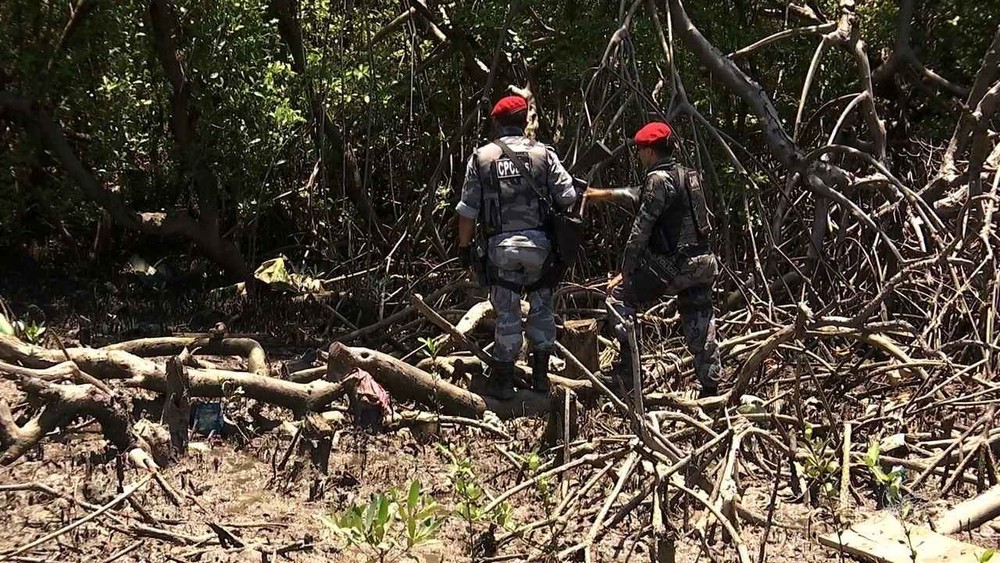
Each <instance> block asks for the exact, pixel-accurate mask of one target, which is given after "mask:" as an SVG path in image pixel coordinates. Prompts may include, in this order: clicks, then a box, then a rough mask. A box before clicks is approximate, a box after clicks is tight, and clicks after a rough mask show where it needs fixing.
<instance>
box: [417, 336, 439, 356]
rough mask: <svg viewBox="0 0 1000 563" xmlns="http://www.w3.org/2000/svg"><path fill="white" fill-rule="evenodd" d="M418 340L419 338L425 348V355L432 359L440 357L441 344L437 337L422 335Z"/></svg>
mask: <svg viewBox="0 0 1000 563" xmlns="http://www.w3.org/2000/svg"><path fill="white" fill-rule="evenodd" d="M417 340H419V341H420V344H421V345H423V347H424V348H425V349H424V355H425V356H427V357H428V358H431V359H432V360H433V359H435V358H437V357H438V353H439V352H440V351H441V345H440V344H438V340H437V339H436V338H429V337H421V338H418V339H417Z"/></svg>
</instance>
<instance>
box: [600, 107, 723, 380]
mask: <svg viewBox="0 0 1000 563" xmlns="http://www.w3.org/2000/svg"><path fill="white" fill-rule="evenodd" d="M635 143H636V146H637V147H638V150H639V160H640V161H641V163H642V165H643V166H644V167H645V168H646V181H645V184H644V185H643V187H642V191H641V193H640V194H639V212H638V214H637V216H636V218H635V221H634V223H633V224H632V232H631V234H630V236H629V239H628V243H627V244H626V247H625V258H624V261H623V263H622V271H621V275H620V276H619V277H618V278H616V279H615V280H613V281H612V282H611V284H609V290H610V293H611V300H610V303H611V306H612V307H614V309H615V310H617V311H618V313H619V314H620V315H621V316H622V317H624V318H626V319H629V318H632V319H634V317H635V311H636V307H637V306H639V305H642V304H644V303H647V302H650V301H654V300H656V299H658V298H659V297H661V296H662V295H665V294H666V295H676V296H677V306H678V310H679V312H680V315H681V323H682V326H683V330H684V337H685V340H686V341H687V346H688V350H690V351H691V353H692V354H693V355H694V366H695V374H696V375H697V377H698V381H699V383H700V384H701V393H700V396H701V397H709V396H714V395H716V394H718V390H719V374H720V371H721V361H720V358H719V348H718V345H717V344H716V339H715V317H714V315H713V312H712V284H713V283H714V281H715V277H716V276H717V275H718V272H719V270H718V263H717V262H716V259H715V255H714V254H713V253H712V249H711V247H710V246H709V236H710V226H709V221H708V208H707V206H706V203H705V197H704V193H703V192H702V189H701V179H700V178H701V177H700V175H699V174H698V173H697V172H696V171H694V170H690V169H685V168H683V167H681V166H678V165H677V163H676V162H675V161H674V160H673V158H672V156H671V155H672V153H673V139H672V131H671V129H670V126H669V125H667V124H666V123H660V122H653V123H649V124H648V125H646V126H645V127H643V128H642V129H640V130H639V132H638V133H636V135H635ZM611 317H612V318H615V317H614V315H611ZM613 329H614V331H615V335H616V337H617V338H618V342H619V344H620V346H621V350H622V354H621V356H622V360H621V362H620V363H619V364H618V365H617V366H616V369H615V372H616V374H617V375H618V379H619V381H620V382H621V384H622V386H623V388H624V390H625V391H631V385H632V377H631V372H632V365H631V360H632V358H631V354H630V353H629V344H628V335H627V333H626V331H625V327H624V326H622V325H621V323H618V322H615V326H614V327H613Z"/></svg>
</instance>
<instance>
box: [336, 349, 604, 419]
mask: <svg viewBox="0 0 1000 563" xmlns="http://www.w3.org/2000/svg"><path fill="white" fill-rule="evenodd" d="M327 367H328V372H327V376H326V379H327V380H329V381H340V379H341V378H343V377H344V376H346V375H347V374H348V373H350V372H351V371H352V370H354V369H355V368H360V369H363V370H365V371H367V372H368V373H370V374H372V376H373V377H374V378H375V380H376V381H378V382H379V384H380V385H382V386H383V387H385V388H386V390H387V391H389V394H390V395H392V396H393V397H394V398H396V399H399V400H404V401H416V402H418V403H420V404H422V405H425V406H426V407H428V408H433V409H439V410H440V412H441V413H442V414H449V415H455V416H464V417H468V418H482V416H483V413H485V412H486V411H487V410H490V411H493V412H494V413H496V415H497V416H498V417H500V418H501V419H509V418H517V417H522V416H537V415H541V414H545V413H547V412H549V409H550V408H551V401H550V399H549V396H548V395H546V394H544V393H536V392H535V391H531V390H528V389H520V390H518V391H517V392H516V393H515V394H514V398H513V399H511V400H509V401H498V400H496V399H494V398H492V397H489V396H484V395H479V394H477V393H473V392H472V391H468V390H466V389H463V388H461V387H459V386H457V385H453V384H451V383H448V382H447V381H444V380H443V379H441V378H439V377H435V376H434V375H432V374H430V373H427V372H426V371H424V370H422V369H420V368H418V367H416V366H413V365H410V364H408V363H406V362H404V361H402V360H400V359H397V358H394V357H392V356H390V355H388V354H384V353H382V352H377V351H375V350H369V349H367V348H355V347H350V346H345V345H343V344H341V343H339V342H335V343H333V344H332V345H331V346H330V353H329V360H328V366H327ZM549 381H550V382H551V383H552V384H554V385H560V386H564V387H567V388H569V389H572V390H573V391H575V392H577V393H582V394H584V395H587V394H590V393H592V387H591V386H590V382H587V381H577V380H571V379H565V378H562V377H558V376H554V375H549Z"/></svg>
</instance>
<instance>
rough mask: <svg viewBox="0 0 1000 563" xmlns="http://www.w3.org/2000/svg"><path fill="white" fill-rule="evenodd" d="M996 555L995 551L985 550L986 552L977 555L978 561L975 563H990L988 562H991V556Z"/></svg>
mask: <svg viewBox="0 0 1000 563" xmlns="http://www.w3.org/2000/svg"><path fill="white" fill-rule="evenodd" d="M996 553H997V550H995V549H987V550H986V551H984V552H982V553H980V554H979V559H978V560H977V563H990V561H993V556H994V555H996Z"/></svg>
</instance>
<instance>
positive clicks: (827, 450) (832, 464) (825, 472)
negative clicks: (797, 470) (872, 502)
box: [802, 424, 840, 498]
mask: <svg viewBox="0 0 1000 563" xmlns="http://www.w3.org/2000/svg"><path fill="white" fill-rule="evenodd" d="M805 445H806V448H805V453H806V455H805V459H804V460H803V461H802V471H803V473H804V475H805V476H806V477H807V478H808V479H809V482H810V486H812V487H813V488H815V489H816V490H818V491H819V493H820V495H821V496H823V497H826V498H829V497H832V496H833V494H834V492H835V490H836V489H835V484H836V483H837V480H838V478H839V476H840V462H839V461H837V452H836V450H835V449H834V448H833V447H832V446H831V444H830V441H829V439H828V438H819V437H817V436H814V435H813V428H812V426H811V425H808V424H807V426H806V430H805Z"/></svg>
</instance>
